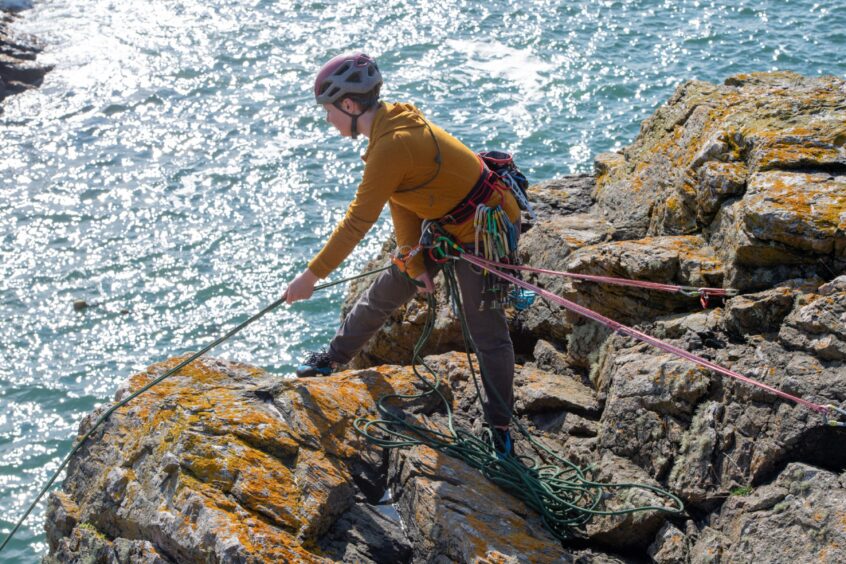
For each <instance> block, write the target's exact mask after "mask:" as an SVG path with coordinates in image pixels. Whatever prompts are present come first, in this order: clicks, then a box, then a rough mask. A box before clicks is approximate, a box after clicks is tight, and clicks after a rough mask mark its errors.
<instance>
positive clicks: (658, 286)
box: [473, 255, 736, 296]
mask: <svg viewBox="0 0 846 564" xmlns="http://www.w3.org/2000/svg"><path fill="white" fill-rule="evenodd" d="M473 258H475V259H478V260H479V261H481V262H482V263H484V266H485V267H488V268H507V269H509V270H522V271H524V272H537V273H539V274H551V275H553V276H566V277H568V278H575V279H578V280H589V281H591V282H601V283H603V284H614V285H617V286H631V287H634V288H649V289H650V290H657V291H659V292H669V293H681V292H691V291H695V292H697V293H699V294H700V295H703V296H732V295H735V294H736V291H734V290H731V289H725V288H694V287H692V286H690V287H688V286H676V285H673V284H663V283H661V282H647V281H645V280H629V279H627V278H616V277H613V276H599V275H596V274H578V273H576V272H566V271H561V270H547V269H546V268H535V267H533V266H525V265H518V264H505V263H501V262H493V261H489V260H486V259H483V258H481V257H479V256H476V255H474V256H473Z"/></svg>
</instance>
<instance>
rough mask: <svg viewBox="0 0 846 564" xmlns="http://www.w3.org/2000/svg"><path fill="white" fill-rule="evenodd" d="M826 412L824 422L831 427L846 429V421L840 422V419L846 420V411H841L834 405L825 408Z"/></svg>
mask: <svg viewBox="0 0 846 564" xmlns="http://www.w3.org/2000/svg"><path fill="white" fill-rule="evenodd" d="M825 408H826V411H825V412H823V414H822V416H823V421H824V422H825V424H826V425H828V426H829V427H846V421H838V418H839V417H843V418H844V419H846V409H841V408H839V407H837V406H836V405H833V404H828V405H826V406H825Z"/></svg>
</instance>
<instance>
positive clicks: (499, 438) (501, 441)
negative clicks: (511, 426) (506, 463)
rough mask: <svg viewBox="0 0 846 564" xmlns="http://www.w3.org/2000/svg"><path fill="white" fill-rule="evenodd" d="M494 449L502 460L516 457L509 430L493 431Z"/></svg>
mask: <svg viewBox="0 0 846 564" xmlns="http://www.w3.org/2000/svg"><path fill="white" fill-rule="evenodd" d="M491 436H492V438H493V447H494V450H495V451H496V455H497V456H498V457H499V458H500V459H504V458H508V457H509V456H514V443H513V442H512V441H511V432H510V431H509V430H508V429H500V428H498V427H494V428H493V429H491Z"/></svg>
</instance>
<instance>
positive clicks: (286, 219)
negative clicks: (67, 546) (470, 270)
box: [0, 0, 846, 562]
mask: <svg viewBox="0 0 846 564" xmlns="http://www.w3.org/2000/svg"><path fill="white" fill-rule="evenodd" d="M32 4H33V8H32V9H31V10H28V11H25V12H23V13H22V17H21V19H19V20H18V22H17V23H16V24H15V28H16V29H17V30H19V31H21V32H27V33H31V34H33V35H35V36H37V37H38V38H40V39H41V40H42V41H43V42H44V44H45V46H46V48H45V51H44V53H43V54H42V55H40V56H39V61H40V62H42V63H49V64H54V65H55V66H56V68H55V70H53V71H52V72H51V73H49V74H48V75H47V76H46V79H45V81H44V84H43V85H42V86H41V88H40V89H38V90H34V91H30V92H27V93H25V94H22V95H19V96H14V97H12V98H8V99H6V100H5V102H3V108H4V110H5V112H4V114H3V115H2V116H0V181H2V198H3V199H2V201H0V532H2V536H4V537H5V535H6V534H7V533H8V531H9V530H10V529H11V527H12V526H13V524H14V522H15V521H16V520H17V519H18V518H19V516H20V515H21V514H22V513H23V511H24V509H25V508H26V507H27V505H28V504H29V503H30V502H31V501H32V500H33V499H34V497H35V495H36V494H37V492H38V491H39V489H40V488H41V487H42V486H43V484H44V483H45V482H46V480H47V479H48V477H49V476H50V474H52V472H53V471H55V469H56V468H57V467H58V465H59V463H60V461H61V459H62V457H63V456H64V455H65V454H66V453H67V452H68V451H69V450H70V448H71V445H72V440H73V438H74V437H75V435H76V430H77V426H78V424H79V421H80V419H81V418H82V417H83V416H84V415H85V414H86V413H88V412H90V411H91V410H92V409H93V408H94V407H95V406H97V405H99V404H101V403H103V402H106V401H109V400H110V399H111V398H112V397H113V394H114V391H115V389H116V388H117V386H118V385H119V383H120V382H122V381H123V380H125V379H126V378H127V377H129V376H130V375H131V374H133V373H134V372H136V371H138V370H141V369H142V368H144V367H145V366H147V365H148V364H151V363H153V362H157V361H160V360H164V359H166V358H168V357H171V356H173V355H177V354H181V353H184V352H186V351H194V350H198V349H199V348H201V347H202V346H203V345H205V344H207V343H208V342H210V341H211V340H213V339H214V338H216V337H217V336H219V335H220V334H222V333H223V332H224V331H226V330H227V329H229V328H231V327H232V326H233V325H234V324H235V323H237V322H240V321H243V320H244V319H246V317H248V316H249V315H251V314H252V313H254V312H256V311H257V310H259V309H260V308H261V307H263V306H264V305H266V304H268V303H270V302H271V301H273V300H274V299H276V298H277V297H278V296H279V295H280V293H281V292H282V290H283V288H284V287H285V285H286V283H287V282H288V281H289V280H291V279H292V278H293V277H294V276H295V275H296V274H297V273H299V272H301V271H302V270H303V268H304V267H305V265H306V262H307V261H308V259H309V258H310V257H311V256H313V255H314V254H315V253H316V252H317V251H318V250H319V249H320V247H321V244H322V242H323V241H325V239H326V238H327V236H328V235H329V233H330V232H331V230H332V229H333V227H334V226H335V224H336V222H337V221H338V220H339V219H340V218H341V217H342V216H343V214H344V211H345V209H346V205H347V203H348V202H349V201H350V199H351V198H352V196H353V194H354V192H355V188H356V185H357V180H358V179H359V178H360V176H361V172H362V167H363V164H362V162H361V160H360V159H359V155H360V153H361V152H362V151H363V149H364V148H365V143H366V141H365V140H359V141H350V140H348V139H342V138H340V137H338V135H337V134H336V133H335V131H334V130H333V129H331V126H329V125H328V124H327V123H326V122H325V119H324V118H325V115H324V113H323V112H322V111H321V110H320V108H318V107H316V106H315V105H314V103H313V98H312V91H311V87H312V83H311V81H312V79H313V75H314V74H315V72H316V70H317V69H318V68H319V66H320V64H321V63H323V62H324V61H326V60H327V59H329V58H330V57H331V56H333V55H335V54H337V53H338V52H341V51H344V50H351V49H355V48H361V49H363V50H365V51H366V52H368V53H369V54H371V55H373V56H375V57H376V58H377V59H378V62H379V65H380V69H381V70H382V72H383V75H384V77H385V80H386V84H385V87H384V89H383V93H384V98H385V99H388V100H396V101H410V102H413V103H415V104H416V105H417V106H418V107H420V108H421V109H422V110H423V111H424V112H425V113H426V114H427V115H428V116H429V117H430V118H431V119H432V120H433V121H434V122H435V123H438V124H439V125H441V126H442V127H444V128H445V129H447V130H448V131H450V132H452V133H453V134H454V135H456V136H457V137H458V138H459V139H461V140H463V141H464V142H465V143H466V144H467V145H468V146H469V147H471V148H473V149H475V150H484V149H502V150H508V151H512V152H513V153H514V154H515V155H516V159H517V162H518V163H519V165H520V166H521V168H522V169H523V170H524V171H525V172H526V173H527V175H528V176H529V177H530V179H532V180H544V179H549V178H552V177H555V176H557V175H561V174H569V173H574V172H586V171H590V170H591V166H592V159H593V156H594V155H596V154H597V153H598V152H601V151H607V150H613V149H615V148H620V147H622V146H624V145H626V144H628V143H630V142H631V141H632V140H633V139H634V137H635V135H636V134H637V132H638V129H639V126H640V122H641V121H642V120H644V119H645V118H646V117H648V116H649V115H650V114H651V113H652V112H653V111H654V110H655V108H656V107H657V106H658V105H659V104H661V103H662V102H664V101H665V100H666V99H667V97H668V96H669V95H670V94H671V93H672V92H673V89H674V88H675V87H676V86H677V85H678V84H680V83H681V82H682V81H685V80H688V79H701V80H707V81H711V82H722V80H724V79H725V78H726V77H727V76H729V75H732V74H735V73H739V72H750V71H763V70H772V69H783V70H793V71H797V72H800V73H803V74H806V75H820V74H834V75H837V76H841V77H843V76H846V62H845V60H844V57H843V53H844V45H845V44H846V32H844V30H846V13H844V12H846V9H844V7H843V5H842V3H841V2H839V1H835V0H828V1H825V0H818V1H795V0H791V1H788V0H769V1H759V2H729V1H720V2H716V1H685V2H676V1H672V2H671V1H666V2H660V1H655V0H639V1H604V2H597V1H567V2H563V1H532V0H524V1H519V2H518V1H515V0H508V1H475V0H465V1H452V0H438V1H420V2H405V3H401V2H392V3H388V4H386V3H384V2H378V3H377V2H355V1H353V2H346V3H345V4H344V7H343V8H342V7H339V5H338V4H337V3H334V2H306V1H300V2H285V1H279V2H272V1H252V2H246V1H245V2H238V1H235V2H232V1H230V2H219V1H215V0H206V1H205V2H200V1H197V0H180V1H173V0H157V1H155V2H136V1H130V0H125V1H120V0H110V1H99V0H74V1H70V0H51V1H49V2H46V1H39V0H34V1H33V2H32ZM389 230H390V222H389V218H388V213H387V212H385V213H384V214H383V216H382V218H381V220H380V221H379V223H378V224H377V226H376V227H375V228H374V229H372V230H371V232H370V233H369V234H368V235H367V236H366V237H365V239H364V241H363V242H362V243H361V244H360V245H359V247H358V248H357V249H356V251H355V252H354V253H353V255H352V256H351V257H350V258H349V259H348V260H347V261H346V262H345V263H344V264H343V265H342V267H341V268H340V269H339V271H337V272H335V273H334V274H333V277H342V276H348V275H352V274H354V273H357V272H358V271H359V270H360V269H361V268H362V266H363V265H364V264H365V263H366V261H367V260H368V258H369V257H372V256H373V255H374V254H375V253H376V251H377V250H378V249H379V247H380V245H381V243H382V241H383V240H384V239H385V238H386V236H387V235H388V233H389ZM343 293H344V288H343V287H335V288H333V289H331V290H328V291H325V292H322V293H318V294H316V295H315V296H314V298H313V299H311V300H309V301H307V302H300V303H297V304H295V305H294V306H292V307H287V306H283V307H281V308H279V309H278V310H277V311H276V312H275V313H273V314H271V315H268V316H267V317H265V318H264V319H263V320H262V321H260V322H258V323H256V324H255V325H253V326H251V327H250V328H248V329H247V330H245V331H244V332H243V333H241V334H240V335H239V336H237V337H236V338H234V339H232V340H231V341H229V342H227V343H225V344H224V345H222V346H220V347H219V348H218V349H216V350H215V351H213V352H212V353H211V354H213V355H216V356H220V357H224V358H228V359H232V360H237V361H243V362H248V363H251V364H254V365H258V366H261V367H264V368H266V369H267V370H268V371H270V372H272V373H274V374H278V375H279V377H280V378H283V377H288V376H289V375H290V374H291V372H292V371H293V368H294V366H295V364H296V361H297V359H299V358H300V357H302V356H303V354H304V353H305V352H306V351H309V350H313V349H315V348H319V347H321V346H323V345H325V344H326V343H327V342H328V340H329V339H330V338H331V335H332V334H333V332H334V329H335V327H336V326H337V323H338V315H339V314H338V310H339V305H340V303H341V300H342V296H343ZM79 300H84V301H85V302H86V303H87V304H89V306H90V307H88V308H84V309H75V308H74V302H76V301H79ZM43 518H44V503H43V502H42V503H41V504H40V505H39V506H38V508H37V509H36V510H35V512H34V513H33V516H32V517H30V519H29V520H28V521H27V522H26V524H25V525H24V527H23V528H22V529H21V530H20V531H19V532H18V534H17V535H16V538H15V540H14V541H13V542H12V543H11V545H10V546H9V547H7V549H6V550H5V551H4V553H3V554H2V555H0V559H2V560H3V561H18V562H32V561H35V560H37V559H38V558H39V557H40V555H41V554H43V553H44V552H45V551H46V541H45V537H44V534H43Z"/></svg>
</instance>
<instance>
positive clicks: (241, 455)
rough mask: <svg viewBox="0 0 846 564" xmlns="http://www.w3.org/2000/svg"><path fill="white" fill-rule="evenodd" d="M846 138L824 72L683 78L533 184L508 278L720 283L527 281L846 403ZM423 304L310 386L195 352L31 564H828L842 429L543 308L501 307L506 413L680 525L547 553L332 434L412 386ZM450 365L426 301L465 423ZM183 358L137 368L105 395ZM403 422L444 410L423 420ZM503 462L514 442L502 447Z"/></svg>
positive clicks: (841, 521)
mask: <svg viewBox="0 0 846 564" xmlns="http://www.w3.org/2000/svg"><path fill="white" fill-rule="evenodd" d="M844 144H846V83H844V81H842V80H840V79H836V78H833V77H822V78H815V79H811V78H805V77H802V76H799V75H796V74H789V73H760V74H752V75H741V76H735V77H731V78H729V79H728V80H726V81H725V83H724V84H723V85H714V84H708V83H704V82H695V81H694V82H688V83H685V84H683V85H682V86H680V87H679V88H678V89H677V91H676V92H675V93H674V94H673V96H672V97H671V98H670V99H669V100H668V102H667V103H666V104H665V105H663V106H662V107H661V108H659V109H658V110H657V111H656V113H655V114H654V115H653V116H652V117H651V118H650V119H648V120H646V121H645V122H644V123H643V126H642V128H641V132H640V134H639V136H638V138H637V139H636V140H635V142H634V143H633V144H632V145H631V146H630V147H628V148H626V149H625V150H623V151H622V152H621V153H613V154H603V155H599V156H598V157H597V159H596V174H595V175H592V176H577V177H565V178H561V179H556V180H553V181H548V182H544V183H541V184H538V185H536V186H534V187H533V188H532V189H531V192H532V195H533V198H534V201H535V202H536V206H537V209H538V212H539V219H538V221H537V222H535V223H534V225H532V226H531V228H530V229H529V230H528V231H527V232H526V233H525V234H524V235H523V239H522V241H521V253H522V259H523V261H524V262H525V263H526V264H531V265H533V266H538V267H544V268H552V269H557V270H569V271H575V272H582V273H590V274H605V275H614V276H624V277H628V278H636V279H642V280H652V281H660V282H669V283H675V284H681V285H686V286H705V285H707V286H726V287H733V288H737V289H738V290H740V292H741V294H740V295H738V296H736V297H733V298H730V299H726V300H724V301H717V302H713V303H711V304H708V306H709V307H708V308H707V309H703V308H702V305H701V304H700V303H699V300H698V299H697V298H690V297H686V296H683V295H671V294H655V293H650V292H648V291H645V290H641V289H634V288H621V287H610V286H599V285H596V284H589V283H586V282H572V281H567V280H563V279H557V278H546V277H540V278H538V279H536V280H535V281H536V282H538V283H539V284H541V285H542V286H544V287H545V288H547V289H549V290H551V291H554V292H556V293H559V294H562V295H564V296H566V297H568V298H570V299H572V300H574V301H576V302H578V303H581V304H583V305H587V306H589V307H591V308H593V309H596V310H598V311H600V312H601V313H603V314H605V315H608V316H610V317H612V318H614V319H617V320H619V321H622V322H625V323H627V324H632V325H636V326H638V327H639V328H640V329H641V330H643V331H645V332H647V333H650V334H652V335H655V336H657V337H659V338H661V339H664V340H666V341H669V342H671V343H673V344H675V345H677V346H680V347H682V348H684V349H687V350H689V351H692V352H694V353H696V354H697V355H700V356H702V357H705V358H707V359H709V360H712V361H714V362H716V363H718V364H721V365H723V366H726V367H730V368H732V369H733V370H735V371H738V372H741V373H743V374H745V375H748V376H751V377H754V378H756V379H758V380H761V381H763V382H765V383H767V384H769V385H771V386H775V387H777V388H779V389H781V390H784V391H786V392H789V393H791V394H795V395H798V396H801V397H803V398H806V399H808V400H811V401H814V402H817V403H820V404H829V403H834V404H837V405H842V404H843V403H844V401H846V391H845V390H846V367H844V361H846V275H844V271H846V149H845V148H844ZM379 260H380V261H383V260H384V257H380V259H379ZM365 284H366V282H360V283H358V284H356V285H354V286H353V287H352V288H351V291H350V294H349V297H348V300H347V302H346V304H345V308H346V307H349V304H351V303H352V301H353V300H354V299H355V297H356V296H357V295H358V294H359V293H360V292H361V291H362V289H363V287H364V285H365ZM440 292H442V289H440V288H439V293H440ZM439 297H440V300H439V302H440V303H441V304H444V303H445V301H444V299H443V296H442V295H440V296H439ZM424 313H425V306H424V304H423V303H422V302H418V301H412V302H410V303H409V304H408V305H407V306H406V307H404V308H402V309H401V310H400V311H398V312H397V313H396V315H395V316H394V317H393V318H392V319H391V320H390V321H389V323H388V324H386V326H385V328H384V330H383V331H382V332H381V333H380V335H379V336H378V337H377V338H376V339H374V341H373V342H372V343H371V344H370V345H369V346H368V348H367V349H366V350H365V351H363V353H362V354H361V355H360V356H359V357H358V358H356V359H355V361H354V362H353V364H352V367H351V368H350V369H349V370H347V371H344V372H341V373H339V374H335V375H333V376H331V377H328V378H320V379H309V380H293V381H292V380H281V379H279V378H278V377H273V376H270V375H268V374H265V373H264V372H262V371H261V370H259V369H256V368H253V367H250V366H245V365H238V364H234V363H229V362H225V361H222V360H215V359H211V358H206V359H204V360H200V361H197V362H196V363H195V364H194V365H192V366H191V367H189V368H187V369H185V370H184V371H183V372H182V373H180V374H178V375H176V376H173V377H172V378H170V379H169V380H166V381H165V382H164V383H162V384H161V385H159V386H158V387H156V388H153V389H152V390H151V391H150V392H148V393H147V394H145V395H143V396H141V397H139V398H138V399H137V400H136V401H134V402H133V403H131V404H130V405H128V406H127V407H125V408H122V409H121V410H119V411H118V412H117V413H115V414H114V415H113V416H112V417H111V419H110V420H109V421H108V422H107V423H106V424H105V426H104V428H103V429H102V430H101V431H99V432H98V433H97V435H96V436H95V437H94V438H93V439H92V440H91V441H90V442H89V443H88V444H87V445H86V447H85V448H84V449H82V450H81V451H80V452H79V454H78V456H76V457H75V458H74V459H73V461H72V463H71V465H70V467H69V469H68V473H67V478H66V480H65V482H64V485H63V488H62V491H60V492H58V493H55V494H53V495H52V496H51V498H50V501H49V508H48V520H47V531H48V539H49V544H50V555H49V556H47V557H46V558H45V561H46V562H73V561H83V560H84V561H86V562H194V561H202V562H275V561H279V562H282V561H305V562H311V561H321V562H322V561H361V562H368V561H373V562H430V561H431V562H447V561H454V562H574V561H578V562H629V561H645V560H649V559H651V560H653V561H655V562H661V563H670V562H697V563H698V562H752V561H756V562H763V561H768V562H775V561H784V562H787V561H810V560H812V559H813V560H815V561H820V562H832V563H833V562H843V561H846V448H844V444H846V429H844V428H834V427H827V426H824V425H823V422H822V419H821V418H820V416H819V415H817V414H815V413H814V412H812V411H810V410H808V409H806V408H804V407H802V406H799V405H795V404H793V403H791V402H789V401H785V400H781V399H779V398H777V397H774V396H772V395H769V394H768V393H766V392H764V391H762V390H760V389H757V388H754V387H750V386H748V385H746V384H742V383H739V382H736V381H734V380H731V379H727V378H724V377H721V376H718V375H715V374H711V373H708V372H706V371H704V370H702V369H700V368H698V367H697V366H695V365H693V364H691V363H689V362H687V361H684V360H681V359H677V358H674V357H671V356H669V355H667V354H666V353H663V352H660V351H656V350H654V349H652V348H650V347H648V346H647V345H644V344H642V343H638V342H636V341H634V340H632V339H630V338H627V337H623V336H620V335H615V334H611V333H610V332H609V331H607V330H604V329H602V328H599V327H597V326H596V325H594V324H593V323H592V322H587V321H584V320H582V319H579V318H577V317H575V316H574V315H572V314H569V313H567V312H565V311H562V310H561V309H560V308H558V307H557V306H552V305H549V304H546V303H543V302H538V303H536V304H535V305H534V306H533V307H532V308H530V309H529V310H527V311H524V312H521V313H516V312H510V315H511V324H512V337H513V339H514V341H515V345H516V347H517V350H518V353H519V356H520V359H519V360H520V365H519V366H518V368H517V377H516V383H515V394H516V406H515V411H516V413H517V415H518V416H519V417H520V419H521V421H523V422H524V424H525V425H527V426H528V428H529V429H530V430H531V431H532V432H533V433H534V434H535V435H536V436H538V437H539V438H540V439H541V440H543V441H544V442H545V443H547V444H548V445H550V446H552V447H554V448H555V449H556V450H557V451H559V452H560V453H562V455H563V456H565V457H567V458H568V459H570V460H572V461H573V462H575V463H577V464H580V465H588V464H593V465H594V467H595V475H596V476H597V478H598V479H600V480H603V481H634V482H640V483H645V484H652V485H659V486H661V487H664V488H667V489H669V490H670V491H672V492H673V493H675V494H676V495H678V496H679V497H681V498H682V499H683V500H684V502H685V505H686V513H685V514H684V515H682V516H672V517H668V516H667V515H665V514H661V513H656V512H648V513H640V514H635V515H629V516H620V517H604V518H601V519H595V520H594V521H592V522H590V523H589V524H588V525H587V526H586V527H584V528H583V529H581V530H579V531H575V537H576V538H577V539H578V540H573V541H571V542H565V543H563V544H562V543H560V542H558V541H556V540H555V539H554V538H553V537H552V536H551V535H550V534H549V533H548V532H547V531H546V530H545V529H544V527H543V526H542V524H541V521H540V519H539V517H538V516H537V515H536V514H535V513H534V511H532V510H531V509H529V508H527V507H526V506H525V505H524V504H523V503H521V502H520V501H519V500H517V499H515V498H513V497H512V496H510V495H509V494H507V493H505V492H503V491H502V490H500V489H499V488H497V487H496V486H494V485H492V484H491V483H489V482H488V481H487V480H486V479H485V478H483V477H482V476H481V475H480V474H479V473H478V472H477V471H475V470H473V469H472V468H470V467H468V466H466V465H465V464H463V463H461V462H459V461H457V460H454V459H451V458H449V457H446V456H444V455H443V454H441V453H438V452H436V451H433V450H431V449H429V448H427V447H423V446H419V447H414V448H407V449H402V450H398V451H391V452H389V453H388V452H385V451H382V450H380V449H378V448H375V447H373V446H371V445H369V444H368V443H367V442H365V441H363V440H362V438H361V437H360V436H359V435H358V434H357V433H356V432H355V430H354V429H353V426H352V421H353V420H354V419H355V418H356V417H359V416H367V415H368V414H373V412H374V406H375V401H376V399H378V398H379V397H381V396H382V395H384V394H386V393H388V392H391V393H397V392H398V393H408V392H412V391H414V390H417V389H419V383H418V381H417V380H416V378H415V376H414V375H413V373H412V371H411V369H410V368H409V367H408V366H406V365H407V364H408V363H409V361H410V355H411V345H412V344H413V342H414V340H416V338H417V336H418V334H419V329H420V327H421V325H422V319H423V314H424ZM458 350H463V345H462V343H461V341H460V332H459V331H458V330H457V328H456V324H455V320H454V319H452V317H451V316H450V313H449V310H448V308H446V307H442V308H441V310H440V311H439V312H438V320H437V324H436V329H435V333H434V335H433V338H432V339H431V344H430V347H429V350H428V351H427V352H428V353H429V354H430V355H431V356H429V357H428V364H430V365H431V366H433V367H435V368H436V369H437V370H438V371H439V372H440V373H441V374H442V375H443V377H444V380H443V384H442V391H443V394H444V396H445V397H446V398H448V400H449V401H450V402H451V403H452V406H453V407H454V408H455V409H456V412H457V419H458V422H459V424H461V425H464V426H465V427H467V428H470V429H478V427H479V425H480V414H479V412H478V407H476V404H475V402H474V392H473V388H472V384H471V383H470V376H469V372H468V366H467V360H466V358H465V357H464V355H463V354H459V353H456V352H452V351H458ZM176 362H177V359H172V360H170V361H168V362H166V363H162V364H159V365H154V366H151V367H150V368H149V369H148V370H147V371H145V372H144V373H141V374H138V375H136V376H134V377H133V378H132V379H131V380H130V381H129V382H128V383H127V385H126V386H125V388H124V389H122V390H121V391H120V392H118V395H117V399H119V398H120V397H123V396H124V395H125V394H127V393H128V392H129V391H130V390H133V389H137V388H138V387H140V386H142V385H143V384H144V383H145V382H147V381H149V379H150V378H153V377H155V376H156V375H157V374H161V373H162V371H163V370H165V369H166V368H167V367H168V366H173V365H174V364H175V363H176ZM409 409H410V413H411V414H412V415H413V416H416V417H422V416H423V415H426V416H427V417H429V418H431V419H432V420H433V421H436V422H437V421H438V418H439V417H441V415H440V414H439V411H438V406H437V405H436V404H434V403H431V402H428V401H418V402H417V403H416V404H414V405H412V406H410V408H409ZM95 417H96V414H92V416H91V417H89V418H87V419H86V420H85V421H84V422H83V424H82V426H81V429H80V431H81V432H84V431H85V430H86V429H87V426H88V425H90V424H91V422H92V421H93V420H94V418H95ZM517 449H518V452H521V453H524V454H525V453H529V451H530V449H529V447H528V445H527V444H526V443H525V442H520V441H519V439H518V445H517Z"/></svg>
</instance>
